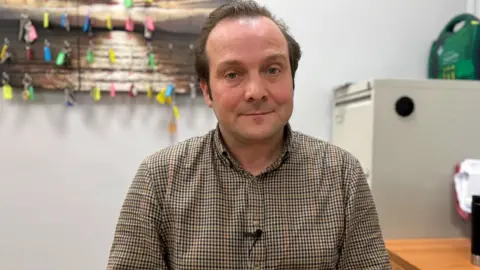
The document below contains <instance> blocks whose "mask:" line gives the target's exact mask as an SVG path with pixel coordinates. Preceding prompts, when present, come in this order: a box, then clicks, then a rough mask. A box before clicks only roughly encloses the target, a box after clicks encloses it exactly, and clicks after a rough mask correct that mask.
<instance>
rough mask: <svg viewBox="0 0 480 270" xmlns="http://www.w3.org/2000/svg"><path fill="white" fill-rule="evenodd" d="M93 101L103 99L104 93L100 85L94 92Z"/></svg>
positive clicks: (96, 86)
mask: <svg viewBox="0 0 480 270" xmlns="http://www.w3.org/2000/svg"><path fill="white" fill-rule="evenodd" d="M92 96H93V101H95V102H98V101H100V100H101V99H102V91H101V90H100V87H98V85H95V87H94V88H93V91H92Z"/></svg>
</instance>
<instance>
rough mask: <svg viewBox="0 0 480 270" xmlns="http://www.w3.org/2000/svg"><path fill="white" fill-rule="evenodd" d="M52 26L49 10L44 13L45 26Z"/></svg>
mask: <svg viewBox="0 0 480 270" xmlns="http://www.w3.org/2000/svg"><path fill="white" fill-rule="evenodd" d="M49 26H50V20H49V14H48V12H47V11H45V12H44V13H43V28H45V29H47V28H48V27H49Z"/></svg>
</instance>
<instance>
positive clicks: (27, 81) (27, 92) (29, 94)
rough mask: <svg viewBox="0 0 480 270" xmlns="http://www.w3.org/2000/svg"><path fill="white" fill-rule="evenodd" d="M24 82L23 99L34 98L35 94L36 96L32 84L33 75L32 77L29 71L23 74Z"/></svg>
mask: <svg viewBox="0 0 480 270" xmlns="http://www.w3.org/2000/svg"><path fill="white" fill-rule="evenodd" d="M22 84H23V92H22V96H23V99H24V100H34V99H35V96H34V91H33V85H32V77H30V75H28V73H25V75H24V76H23V80H22Z"/></svg>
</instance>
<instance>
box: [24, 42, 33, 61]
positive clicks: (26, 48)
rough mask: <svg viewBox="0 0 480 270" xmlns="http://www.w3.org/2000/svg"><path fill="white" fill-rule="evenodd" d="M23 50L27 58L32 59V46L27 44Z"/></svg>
mask: <svg viewBox="0 0 480 270" xmlns="http://www.w3.org/2000/svg"><path fill="white" fill-rule="evenodd" d="M25 52H26V53H27V59H28V60H32V59H33V51H32V47H30V46H29V45H27V46H25Z"/></svg>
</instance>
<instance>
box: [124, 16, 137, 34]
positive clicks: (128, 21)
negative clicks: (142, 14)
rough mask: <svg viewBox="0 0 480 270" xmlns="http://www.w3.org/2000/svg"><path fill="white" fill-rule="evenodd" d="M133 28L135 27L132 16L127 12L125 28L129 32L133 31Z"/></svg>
mask: <svg viewBox="0 0 480 270" xmlns="http://www.w3.org/2000/svg"><path fill="white" fill-rule="evenodd" d="M134 28H135V27H134V23H133V19H132V16H131V15H130V14H129V15H128V17H127V19H126V20H125V30H127V31H129V32H133V29H134Z"/></svg>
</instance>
